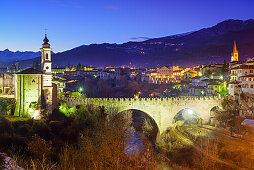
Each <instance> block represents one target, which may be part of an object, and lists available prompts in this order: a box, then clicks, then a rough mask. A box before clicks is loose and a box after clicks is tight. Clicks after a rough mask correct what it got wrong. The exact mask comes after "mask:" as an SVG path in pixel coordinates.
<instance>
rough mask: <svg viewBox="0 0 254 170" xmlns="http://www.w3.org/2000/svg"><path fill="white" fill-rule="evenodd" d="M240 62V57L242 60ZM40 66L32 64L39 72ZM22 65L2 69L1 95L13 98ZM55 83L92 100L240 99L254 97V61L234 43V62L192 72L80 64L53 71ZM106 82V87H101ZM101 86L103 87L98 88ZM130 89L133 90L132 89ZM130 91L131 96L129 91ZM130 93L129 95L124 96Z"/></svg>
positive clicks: (195, 68) (208, 66)
mask: <svg viewBox="0 0 254 170" xmlns="http://www.w3.org/2000/svg"><path fill="white" fill-rule="evenodd" d="M239 58H241V57H239ZM39 67H40V66H39V64H38V63H34V64H33V68H34V69H38V68H39ZM22 70H24V69H21V68H20V66H19V63H15V64H13V65H12V67H10V68H1V69H0V71H1V77H0V92H1V94H2V95H14V93H15V92H14V91H15V85H14V82H15V78H14V77H15V75H16V73H18V72H20V71H22ZM51 72H52V75H53V79H52V82H54V83H56V84H57V85H58V89H59V92H60V93H64V92H68V91H78V92H81V93H83V94H86V95H87V96H89V97H133V95H136V94H138V95H139V96H140V97H177V96H219V97H223V96H227V95H230V96H232V97H233V98H237V97H238V96H239V94H241V93H250V94H254V83H253V82H254V60H252V59H249V60H247V61H241V60H239V59H238V50H237V46H236V43H235V42H234V46H233V50H232V54H231V62H229V63H226V61H224V63H219V64H218V63H213V64H203V65H198V66H194V67H189V68H182V67H180V66H167V65H164V66H160V67H154V68H134V67H128V66H122V67H114V66H108V67H106V68H96V67H94V66H91V65H90V66H87V65H83V64H78V65H77V66H71V65H68V66H66V67H63V68H52V69H51ZM98 82H104V83H98ZM89 84H93V86H96V84H97V89H98V88H104V87H103V86H106V88H110V91H112V90H113V91H116V92H117V93H112V94H107V95H105V96H98V94H96V92H95V93H93V94H91V91H90V90H89V88H90V86H89ZM100 84H101V86H102V87H98V86H99V85H100ZM130 88H131V89H130ZM128 90H129V91H130V90H131V92H132V93H131V94H129V91H128ZM125 91H128V94H127V93H125Z"/></svg>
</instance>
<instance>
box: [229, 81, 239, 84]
mask: <svg viewBox="0 0 254 170" xmlns="http://www.w3.org/2000/svg"><path fill="white" fill-rule="evenodd" d="M228 84H240V82H239V81H231V82H229V83H228Z"/></svg>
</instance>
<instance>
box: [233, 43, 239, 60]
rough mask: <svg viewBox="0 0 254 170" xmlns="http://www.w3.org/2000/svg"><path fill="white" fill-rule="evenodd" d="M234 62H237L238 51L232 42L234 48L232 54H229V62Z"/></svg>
mask: <svg viewBox="0 0 254 170" xmlns="http://www.w3.org/2000/svg"><path fill="white" fill-rule="evenodd" d="M234 61H238V50H237V48H236V43H235V41H234V48H233V52H232V54H231V62H234Z"/></svg>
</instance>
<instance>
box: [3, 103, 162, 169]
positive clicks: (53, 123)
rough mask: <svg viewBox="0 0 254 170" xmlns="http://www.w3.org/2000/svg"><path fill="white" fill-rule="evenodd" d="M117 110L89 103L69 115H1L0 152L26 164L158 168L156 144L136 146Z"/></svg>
mask: <svg viewBox="0 0 254 170" xmlns="http://www.w3.org/2000/svg"><path fill="white" fill-rule="evenodd" d="M109 112H110V115H112V116H108V114H109ZM116 113H117V112H116V111H115V110H113V109H112V110H111V111H108V112H106V111H105V110H104V109H103V108H101V107H94V106H92V105H89V106H79V107H77V109H76V112H75V114H73V115H71V116H69V117H66V116H65V115H64V114H61V113H59V112H58V111H55V112H54V113H53V114H52V115H50V116H49V117H47V118H45V119H44V120H32V119H30V120H27V121H12V122H11V121H8V120H7V119H5V118H4V117H2V118H1V121H0V152H4V153H6V154H7V155H9V156H10V157H12V158H13V160H15V163H17V164H18V165H19V166H21V167H23V168H25V169H66V170H67V169H68V170H69V169H115V168H117V169H130V168H135V169H136V168H137V169H146V168H152V169H157V168H158V166H159V164H157V162H158V159H157V156H156V153H155V152H154V150H153V148H152V147H151V146H150V145H144V148H142V150H141V149H139V148H134V147H135V145H134V144H133V145H132V144H131V143H132V142H131V141H132V140H133V139H132V133H130V127H129V125H130V123H131V122H130V121H129V119H128V116H127V115H128V114H126V115H125V116H121V115H117V114H116ZM126 148H128V149H126Z"/></svg>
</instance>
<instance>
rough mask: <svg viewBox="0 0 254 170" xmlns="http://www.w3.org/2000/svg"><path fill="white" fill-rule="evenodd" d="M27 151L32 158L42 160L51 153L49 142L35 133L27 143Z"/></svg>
mask: <svg viewBox="0 0 254 170" xmlns="http://www.w3.org/2000/svg"><path fill="white" fill-rule="evenodd" d="M27 146H28V151H29V152H30V153H31V154H32V155H33V157H34V158H37V159H40V160H42V159H43V158H48V157H49V155H50V154H51V144H50V143H48V142H46V141H45V140H44V139H42V138H40V136H38V135H37V134H35V135H34V136H33V137H32V140H31V142H29V143H28V145H27Z"/></svg>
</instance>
